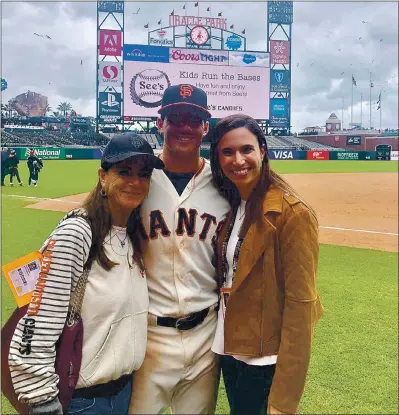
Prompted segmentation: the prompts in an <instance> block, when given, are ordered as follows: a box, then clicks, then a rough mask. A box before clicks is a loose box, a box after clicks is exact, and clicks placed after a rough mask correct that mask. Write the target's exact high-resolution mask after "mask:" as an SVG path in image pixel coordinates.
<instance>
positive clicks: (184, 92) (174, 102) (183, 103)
mask: <svg viewBox="0 0 399 415" xmlns="http://www.w3.org/2000/svg"><path fill="white" fill-rule="evenodd" d="M182 108H184V109H185V110H188V111H190V112H194V113H196V114H198V115H200V116H201V117H202V118H204V119H207V118H210V117H211V113H210V112H209V111H208V98H207V96H206V93H205V91H204V90H202V89H201V88H197V87H196V86H194V85H190V84H180V85H172V86H170V87H169V88H167V89H166V90H165V92H164V94H163V97H162V106H161V108H160V109H159V110H158V113H159V114H161V115H167V114H168V113H171V112H177V110H178V109H179V110H180V109H182Z"/></svg>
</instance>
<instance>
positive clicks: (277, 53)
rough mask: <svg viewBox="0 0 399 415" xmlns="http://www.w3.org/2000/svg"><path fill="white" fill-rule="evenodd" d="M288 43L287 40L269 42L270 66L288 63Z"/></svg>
mask: <svg viewBox="0 0 399 415" xmlns="http://www.w3.org/2000/svg"><path fill="white" fill-rule="evenodd" d="M289 56H290V42H289V41H288V40H271V41H270V64H271V65H275V64H283V65H287V64H288V63H289Z"/></svg>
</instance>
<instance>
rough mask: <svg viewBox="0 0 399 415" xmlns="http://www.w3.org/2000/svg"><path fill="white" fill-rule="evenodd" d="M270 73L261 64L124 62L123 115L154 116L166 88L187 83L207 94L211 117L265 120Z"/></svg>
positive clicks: (267, 114)
mask: <svg viewBox="0 0 399 415" xmlns="http://www.w3.org/2000/svg"><path fill="white" fill-rule="evenodd" d="M269 72H270V71H269V69H268V68H260V67H248V68H246V69H244V68H242V67H233V66H221V65H186V64H179V63H175V64H173V65H168V64H165V63H158V62H157V63H154V62H128V61H125V63H124V81H125V82H124V88H125V89H124V93H125V95H124V96H125V101H124V115H125V116H141V117H157V116H158V113H157V110H158V109H159V107H160V105H161V100H162V96H163V92H164V91H165V89H166V88H167V87H168V86H170V85H178V84H184V83H188V84H192V85H195V86H198V87H200V88H202V89H204V91H205V92H206V93H207V95H208V109H209V111H210V112H211V113H212V117H214V118H223V117H225V116H226V115H230V114H231V113H232V112H244V113H246V114H251V116H252V117H254V118H255V119H260V120H261V119H268V118H269V96H268V95H269V94H268V91H269V90H270V89H269V87H270V84H269V82H270V79H269Z"/></svg>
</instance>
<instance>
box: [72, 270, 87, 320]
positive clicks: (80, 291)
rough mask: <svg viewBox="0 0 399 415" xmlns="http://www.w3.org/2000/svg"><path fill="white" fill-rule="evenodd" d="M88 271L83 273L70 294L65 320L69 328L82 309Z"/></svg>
mask: <svg viewBox="0 0 399 415" xmlns="http://www.w3.org/2000/svg"><path fill="white" fill-rule="evenodd" d="M89 272H90V269H86V270H84V271H83V274H82V276H81V277H80V278H79V281H78V282H77V284H76V288H75V290H74V292H73V293H72V294H71V300H70V302H69V313H68V318H67V326H68V327H71V326H73V324H74V323H75V319H76V318H78V317H79V316H80V311H81V308H82V303H83V297H84V295H85V291H86V283H87V280H88V277H89Z"/></svg>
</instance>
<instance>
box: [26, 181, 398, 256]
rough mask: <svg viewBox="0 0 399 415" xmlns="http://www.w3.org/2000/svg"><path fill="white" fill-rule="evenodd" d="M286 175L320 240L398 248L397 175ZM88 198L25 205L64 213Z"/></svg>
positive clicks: (365, 246) (80, 196) (77, 197)
mask: <svg viewBox="0 0 399 415" xmlns="http://www.w3.org/2000/svg"><path fill="white" fill-rule="evenodd" d="M284 178H285V179H286V180H287V181H288V182H289V183H290V184H291V185H292V186H293V187H294V189H296V191H297V192H298V193H299V195H301V196H302V197H303V199H304V200H306V201H307V202H308V203H309V204H310V205H311V206H313V208H314V209H315V210H316V212H317V214H318V217H319V224H320V242H321V243H325V244H332V245H342V246H353V247H358V248H371V249H380V250H386V251H391V252H398V251H399V249H398V245H399V244H398V175H397V173H339V174H331V173H320V174H286V175H284ZM86 196H87V193H83V194H80V195H73V196H67V197H62V198H60V199H56V200H46V201H42V202H39V203H35V204H33V205H29V206H26V207H27V208H33V209H46V210H57V211H62V212H68V211H69V210H71V209H74V208H76V207H78V206H79V205H80V204H81V203H82V201H83V200H84V199H85V197H86ZM330 228H332V229H330ZM362 231H367V232H362Z"/></svg>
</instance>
